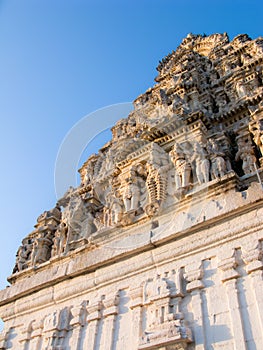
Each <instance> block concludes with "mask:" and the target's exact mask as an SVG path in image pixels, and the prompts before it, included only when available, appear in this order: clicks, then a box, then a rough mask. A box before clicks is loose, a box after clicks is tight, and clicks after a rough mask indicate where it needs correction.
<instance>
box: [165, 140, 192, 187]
mask: <svg viewBox="0 0 263 350" xmlns="http://www.w3.org/2000/svg"><path fill="white" fill-rule="evenodd" d="M170 157H171V161H172V163H173V164H174V168H175V174H174V179H175V187H176V190H178V189H180V188H186V187H187V186H188V185H189V184H190V176H191V165H190V163H189V162H188V161H187V160H186V156H185V153H184V152H183V150H182V148H181V147H180V146H179V144H177V143H175V144H174V147H173V149H172V150H171V152H170Z"/></svg>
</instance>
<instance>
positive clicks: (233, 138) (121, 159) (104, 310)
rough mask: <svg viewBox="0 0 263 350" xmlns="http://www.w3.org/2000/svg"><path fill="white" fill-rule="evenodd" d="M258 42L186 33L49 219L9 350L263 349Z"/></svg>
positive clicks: (5, 297)
mask: <svg viewBox="0 0 263 350" xmlns="http://www.w3.org/2000/svg"><path fill="white" fill-rule="evenodd" d="M262 67H263V39H262V38H258V39H255V40H252V39H250V38H249V37H248V36H247V35H239V36H237V37H236V38H234V39H233V40H232V41H229V39H228V37H227V35H226V34H214V35H210V36H208V37H207V36H201V35H193V34H189V35H188V36H187V37H186V38H185V39H184V40H183V42H182V44H181V45H180V46H179V47H178V48H177V50H176V51H174V52H172V53H171V54H169V55H168V56H167V57H165V58H164V59H163V60H162V61H161V62H160V64H159V66H158V67H157V70H158V76H157V77H156V79H155V80H156V82H157V83H156V85H155V86H154V87H153V88H150V89H148V90H147V91H146V92H145V93H144V94H142V95H140V96H139V97H138V98H137V99H136V100H135V101H134V111H133V112H131V113H130V115H129V116H128V118H127V119H122V120H120V121H119V122H118V123H116V125H115V126H113V128H112V140H111V141H110V142H109V143H107V144H106V145H105V146H104V147H102V149H101V150H99V152H98V154H95V155H92V156H90V157H89V159H88V160H87V161H86V162H85V163H84V164H83V166H82V167H81V169H80V170H79V172H80V175H81V184H80V186H78V187H77V188H72V187H71V188H70V189H69V190H68V191H67V192H66V194H65V195H64V197H63V198H61V199H60V200H59V201H58V203H57V204H56V206H55V207H54V208H53V209H51V210H49V211H46V212H44V213H43V214H41V215H40V216H39V217H38V219H37V223H36V225H35V228H34V230H33V231H32V232H31V233H30V234H28V235H27V236H26V237H25V239H24V240H23V241H22V244H21V246H20V247H19V249H18V252H17V259H16V264H15V267H14V270H13V273H12V275H11V276H10V278H9V281H10V283H11V286H10V287H9V288H6V289H5V290H3V291H1V292H0V315H1V317H2V319H3V320H4V322H5V328H4V331H3V332H2V334H1V337H0V349H23V350H25V349H27V350H28V349H30V350H31V349H36V350H42V349H64V350H67V349H86V348H92V349H103V350H105V349H116V350H120V349H123V348H127V349H131V350H132V349H159V350H161V349H162V350H163V349H166V350H172V349H189V350H191V349H196V350H198V349H204V348H206V349H209V348H214V349H219V348H220V349H238V350H240V349H256V348H258V349H260V348H261V346H262V343H263V336H262V334H263V332H262V331H263V318H262V312H261V310H262V306H263V293H262V269H263V264H262V241H263V233H262V232H263V230H262V229H263V219H262V218H263V208H262V204H263V190H262V183H261V178H262V166H263V104H262V96H263V76H262Z"/></svg>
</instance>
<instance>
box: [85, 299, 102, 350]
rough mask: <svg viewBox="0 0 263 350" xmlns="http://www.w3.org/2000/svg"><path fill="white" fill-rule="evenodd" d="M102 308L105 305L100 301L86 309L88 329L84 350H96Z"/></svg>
mask: <svg viewBox="0 0 263 350" xmlns="http://www.w3.org/2000/svg"><path fill="white" fill-rule="evenodd" d="M102 307H103V305H102V302H101V300H100V299H99V300H95V301H93V303H91V304H89V305H87V307H86V310H87V314H88V315H87V322H88V327H87V332H86V337H85V339H84V345H83V349H91V350H95V347H96V339H97V334H98V326H99V322H100V320H101V310H102Z"/></svg>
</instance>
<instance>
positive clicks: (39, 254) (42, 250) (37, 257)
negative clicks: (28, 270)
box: [31, 229, 53, 266]
mask: <svg viewBox="0 0 263 350" xmlns="http://www.w3.org/2000/svg"><path fill="white" fill-rule="evenodd" d="M52 244H53V232H52V230H50V229H47V230H44V231H41V232H39V234H38V235H37V237H36V238H35V240H34V243H33V250H32V256H31V264H32V266H35V265H37V264H42V263H44V262H45V261H47V260H48V259H49V258H50V255H51V246H52Z"/></svg>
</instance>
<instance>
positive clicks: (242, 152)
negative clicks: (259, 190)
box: [235, 139, 257, 175]
mask: <svg viewBox="0 0 263 350" xmlns="http://www.w3.org/2000/svg"><path fill="white" fill-rule="evenodd" d="M237 144H238V152H237V154H236V156H235V161H238V160H242V169H243V171H244V174H245V175H246V174H250V173H253V172H254V171H255V163H256V161H257V158H256V156H255V153H254V150H253V147H252V145H250V144H249V143H247V142H245V140H243V139H239V140H238V141H237Z"/></svg>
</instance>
